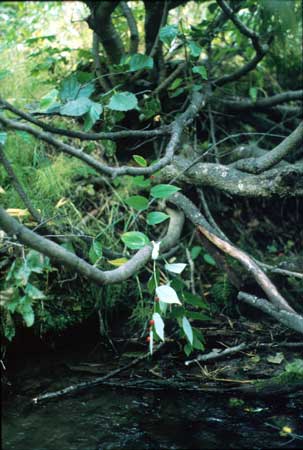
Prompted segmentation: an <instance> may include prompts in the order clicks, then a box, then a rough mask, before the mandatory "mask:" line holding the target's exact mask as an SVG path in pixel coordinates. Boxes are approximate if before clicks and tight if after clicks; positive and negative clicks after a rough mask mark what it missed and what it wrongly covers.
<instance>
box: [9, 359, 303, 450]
mask: <svg viewBox="0 0 303 450" xmlns="http://www.w3.org/2000/svg"><path fill="white" fill-rule="evenodd" d="M41 358H42V359H40V357H36V358H30V357H29V358H25V360H24V361H23V362H22V364H21V368H19V369H18V371H16V375H15V377H13V378H12V382H13V385H14V393H13V394H10V395H9V396H8V397H6V399H5V400H4V402H3V411H2V449H3V450H113V449H117V450H119V449H129V450H136V449H138V450H141V449H150V450H157V449H204V448H214V449H225V448H226V449H229V448H249V449H261V448H280V447H281V448H302V444H303V392H297V393H295V394H291V395H288V396H287V397H281V398H269V399H266V400H264V399H262V400H261V399H252V398H244V397H243V398H237V399H231V398H230V397H229V396H223V395H218V394H216V395H215V394H212V395H210V394H207V395H206V394H203V393H193V392H180V391H157V390H155V391H144V390H138V389H123V388H113V387H109V386H98V387H95V388H92V389H89V390H86V391H83V392H80V393H77V394H74V395H73V396H66V397H61V398H57V399H53V400H49V401H46V402H42V403H40V404H38V405H32V404H31V403H30V400H31V398H33V397H34V396H36V395H38V394H40V393H42V392H50V391H55V390H57V389H60V388H62V387H65V386H69V385H70V384H73V383H77V382H80V381H83V380H84V379H89V378H88V375H87V374H81V373H80V374H79V373H74V372H71V371H70V370H69V369H68V368H67V367H66V365H65V362H66V359H67V357H66V355H65V354H64V355H60V354H59V355H58V353H56V354H55V355H53V356H51V357H50V356H46V355H43V356H42V357H41ZM77 358H78V360H79V358H80V359H81V357H79V355H77ZM70 359H71V360H73V355H71V357H70ZM134 374H136V368H133V369H132V375H134ZM91 376H92V375H90V377H91ZM283 427H287V430H288V432H286V433H284V435H283V432H282V433H281V430H282V429H283ZM289 430H291V432H290V431H289ZM281 434H282V435H281Z"/></svg>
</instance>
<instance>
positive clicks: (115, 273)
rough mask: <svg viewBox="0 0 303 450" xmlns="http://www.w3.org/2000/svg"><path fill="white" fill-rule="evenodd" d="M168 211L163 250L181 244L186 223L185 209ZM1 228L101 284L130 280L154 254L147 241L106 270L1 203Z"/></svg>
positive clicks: (25, 243)
mask: <svg viewBox="0 0 303 450" xmlns="http://www.w3.org/2000/svg"><path fill="white" fill-rule="evenodd" d="M167 212H168V214H169V215H170V222H169V226H168V230H167V234H166V237H165V238H164V239H163V241H162V243H161V252H163V251H166V250H168V249H169V248H171V247H173V246H174V245H176V244H177V242H178V241H179V239H180V237H181V232H182V227H183V223H184V215H183V213H180V212H178V211H175V210H171V209H168V211H167ZM0 228H1V229H3V230H4V231H5V232H6V233H7V234H9V235H11V236H16V238H17V240H18V241H19V242H21V243H22V244H24V245H27V246H29V247H30V248H33V249H34V250H37V251H38V252H40V253H42V254H43V255H46V256H48V257H50V258H51V259H53V260H55V261H58V262H59V263H61V264H63V265H64V266H66V267H68V268H69V269H71V270H73V271H75V272H77V273H79V274H81V275H83V276H84V277H86V278H88V279H89V280H91V281H93V282H94V283H96V284H98V285H105V284H114V283H120V282H122V281H125V280H127V279H128V278H130V277H131V276H133V275H134V274H135V273H137V272H138V271H139V270H140V269H142V268H143V267H144V266H145V264H146V263H147V262H148V261H149V259H150V258H151V253H152V247H151V245H146V246H145V247H143V248H142V249H141V250H139V251H138V252H137V253H136V254H135V255H134V256H133V257H132V258H131V259H130V260H129V261H127V262H126V263H125V264H123V265H122V266H120V267H118V268H117V269H114V270H108V271H102V270H100V269H97V267H95V266H93V265H91V264H89V263H88V262H86V261H85V260H84V259H82V258H79V257H78V256H76V255H75V254H73V253H71V252H69V251H68V250H66V249H65V248H63V247H61V246H60V245H58V244H56V243H55V242H52V241H51V240H49V239H46V238H44V237H42V236H40V235H38V234H37V233H35V232H33V231H31V230H30V229H29V228H27V227H25V226H24V225H22V224H21V223H20V222H18V221H17V220H16V219H14V218H13V217H11V216H10V215H9V214H8V213H7V212H6V211H5V209H3V208H1V207H0Z"/></svg>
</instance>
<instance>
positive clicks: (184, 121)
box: [0, 93, 205, 177]
mask: <svg viewBox="0 0 303 450" xmlns="http://www.w3.org/2000/svg"><path fill="white" fill-rule="evenodd" d="M204 103H205V100H204V95H202V94H200V93H194V95H193V99H192V102H191V104H190V105H189V107H188V108H187V109H186V110H185V111H184V113H182V114H181V115H180V116H179V117H178V118H177V119H176V120H175V121H174V122H173V123H172V125H171V137H170V140H169V142H168V144H167V147H166V151H165V155H164V156H163V157H162V158H161V159H160V160H159V161H158V162H156V163H155V164H153V165H151V166H149V167H132V166H121V167H110V166H108V165H107V164H103V163H102V162H100V161H98V160H96V159H95V158H93V157H92V156H90V155H88V154H86V153H84V152H83V151H82V150H80V149H78V148H76V147H73V146H71V145H68V144H64V143H63V142H61V141H59V140H58V139H56V138H54V137H53V136H51V135H50V134H48V133H44V132H42V131H38V130H36V129H35V128H33V127H31V126H29V125H24V124H21V123H18V122H16V121H13V120H10V119H7V118H5V117H4V116H3V115H1V114H0V123H3V124H4V125H6V126H7V127H9V128H13V129H15V130H22V131H27V132H28V133H30V134H32V135H33V136H36V137H37V138H39V139H41V140H43V141H45V142H48V143H49V144H51V145H53V146H54V147H56V148H58V149H59V150H61V151H63V152H65V153H67V154H69V155H71V156H75V157H76V158H78V159H80V160H81V161H84V162H85V163H86V164H88V165H89V166H91V167H93V168H94V169H95V170H96V171H98V172H100V173H105V174H107V175H111V176H112V177H116V176H118V175H120V176H121V175H151V174H152V173H154V172H156V171H158V170H160V169H162V168H163V167H165V166H166V165H167V164H169V163H170V162H171V160H172V158H173V156H174V153H175V150H176V148H177V147H178V145H179V142H180V138H181V136H182V133H183V130H184V127H185V126H187V125H188V124H190V123H191V122H192V121H193V119H194V118H195V117H196V115H197V114H198V112H199V110H200V108H201V107H202V106H203V105H204Z"/></svg>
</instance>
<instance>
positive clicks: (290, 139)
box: [236, 122, 303, 174]
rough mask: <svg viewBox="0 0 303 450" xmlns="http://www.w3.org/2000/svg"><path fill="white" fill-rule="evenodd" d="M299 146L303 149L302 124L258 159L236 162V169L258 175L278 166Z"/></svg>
mask: <svg viewBox="0 0 303 450" xmlns="http://www.w3.org/2000/svg"><path fill="white" fill-rule="evenodd" d="M300 144H301V148H303V123H302V122H301V123H300V125H299V126H298V127H297V128H296V129H295V130H294V131H293V132H292V133H291V134H290V135H289V136H287V138H285V139H284V140H283V141H282V142H281V143H280V144H279V145H277V147H275V148H274V149H273V150H271V151H269V152H267V153H266V154H265V155H263V156H260V157H259V158H248V159H246V160H245V161H238V162H237V163H236V168H237V169H240V170H243V171H245V172H249V173H254V174H259V173H261V172H264V171H265V170H268V169H270V168H271V167H273V166H275V165H276V164H278V163H279V162H280V161H281V160H282V159H283V158H284V157H285V156H286V155H288V154H289V153H290V152H292V151H293V150H296V149H297V148H298V147H299V146H300Z"/></svg>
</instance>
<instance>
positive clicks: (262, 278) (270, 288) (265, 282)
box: [170, 193, 294, 312]
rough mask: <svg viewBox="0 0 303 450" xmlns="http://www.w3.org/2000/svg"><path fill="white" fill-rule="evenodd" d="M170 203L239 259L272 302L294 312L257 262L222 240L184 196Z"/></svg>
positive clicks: (177, 194)
mask: <svg viewBox="0 0 303 450" xmlns="http://www.w3.org/2000/svg"><path fill="white" fill-rule="evenodd" d="M170 202H172V203H173V204H174V205H175V206H177V207H178V208H180V209H181V210H182V211H183V212H184V214H185V216H186V217H187V218H188V219H189V220H190V221H191V222H192V223H193V224H194V225H195V226H197V228H198V230H199V231H200V232H201V233H202V234H203V235H204V236H205V237H206V238H207V239H208V240H209V241H210V242H212V243H213V244H214V245H215V246H216V247H218V248H219V249H220V250H221V251H223V252H224V253H227V254H228V255H230V256H232V257H233V258H235V259H237V260H238V261H239V262H240V263H241V264H242V265H243V266H244V267H245V269H246V270H247V271H248V272H249V273H250V274H251V275H252V276H253V277H254V278H255V280H256V282H257V283H258V284H259V286H260V287H261V288H262V289H263V290H264V292H265V293H266V294H267V296H268V298H269V299H270V301H271V302H272V303H273V304H274V305H275V306H276V307H277V308H279V309H281V310H282V309H283V310H286V311H290V312H294V310H293V308H291V306H289V304H288V303H287V301H286V300H285V299H284V297H282V295H281V294H280V293H279V292H278V290H277V288H276V287H275V286H274V284H273V283H272V282H271V281H270V279H269V278H268V277H267V275H266V274H265V273H264V272H263V271H262V270H261V269H260V267H259V266H258V265H257V264H256V262H255V261H254V260H253V259H252V258H251V257H250V256H249V255H247V254H246V253H245V252H243V251H242V250H240V249H238V248H236V247H235V246H234V245H232V244H231V243H229V242H227V241H225V240H223V239H221V238H220V237H218V236H217V235H216V232H215V231H214V230H213V229H212V227H211V226H210V225H209V223H208V222H207V220H206V219H205V218H204V216H203V215H202V214H201V212H200V211H199V210H198V208H197V207H196V206H195V205H194V204H193V203H192V202H191V201H190V200H189V199H188V198H187V197H185V196H184V195H182V194H180V193H176V194H174V195H172V196H171V197H170Z"/></svg>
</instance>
